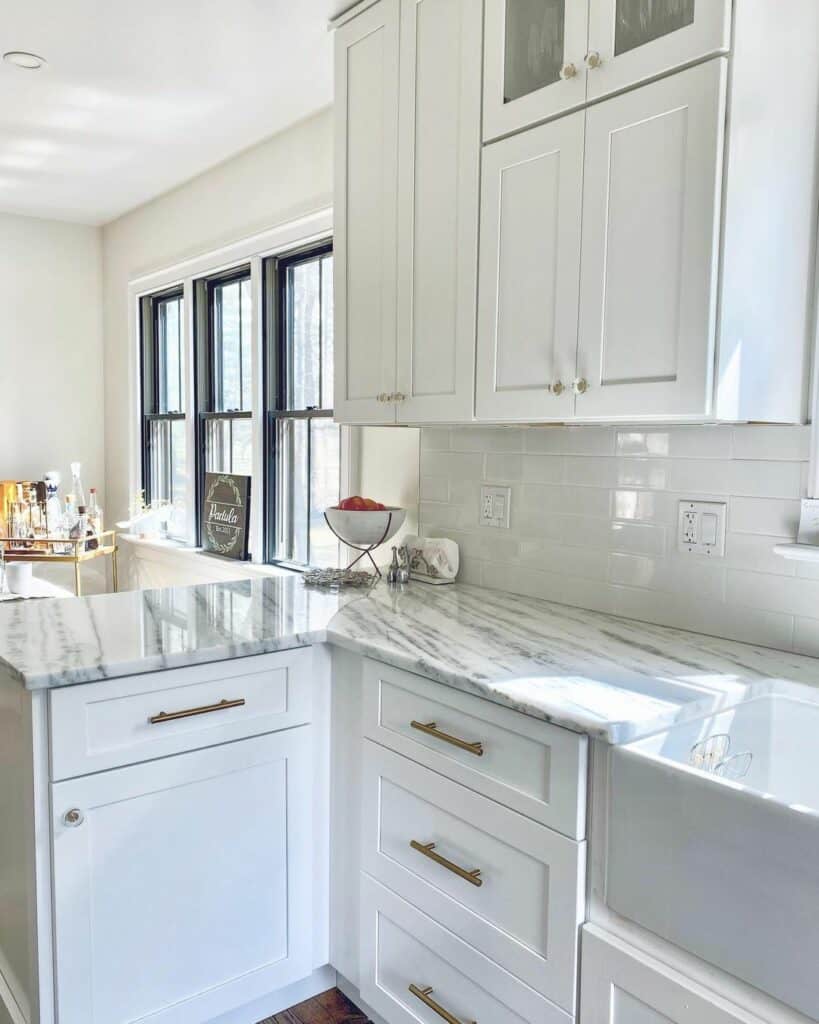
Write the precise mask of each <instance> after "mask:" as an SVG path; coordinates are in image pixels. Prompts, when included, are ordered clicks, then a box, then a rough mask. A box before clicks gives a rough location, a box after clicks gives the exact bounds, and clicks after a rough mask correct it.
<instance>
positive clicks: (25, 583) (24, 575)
mask: <svg viewBox="0 0 819 1024" xmlns="http://www.w3.org/2000/svg"><path fill="white" fill-rule="evenodd" d="M31 580H32V573H31V562H7V563H6V583H7V585H8V588H9V590H10V591H11V593H12V594H17V596H18V597H30V596H31Z"/></svg>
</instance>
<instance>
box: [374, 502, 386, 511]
mask: <svg viewBox="0 0 819 1024" xmlns="http://www.w3.org/2000/svg"><path fill="white" fill-rule="evenodd" d="M376 508H377V509H378V511H379V512H385V511H386V508H387V506H386V505H382V504H381V502H380V501H379V502H377V503H376Z"/></svg>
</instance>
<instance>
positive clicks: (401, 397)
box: [390, 391, 407, 402]
mask: <svg viewBox="0 0 819 1024" xmlns="http://www.w3.org/2000/svg"><path fill="white" fill-rule="evenodd" d="M390 398H391V399H392V401H393V402H405V401H406V400H407V396H406V395H403V394H401V392H400V391H396V392H395V394H393V395H390Z"/></svg>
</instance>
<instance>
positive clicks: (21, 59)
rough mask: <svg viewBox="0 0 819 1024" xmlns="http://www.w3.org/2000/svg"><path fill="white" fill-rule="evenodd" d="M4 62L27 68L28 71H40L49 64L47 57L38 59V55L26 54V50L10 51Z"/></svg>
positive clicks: (4, 56) (4, 57)
mask: <svg viewBox="0 0 819 1024" xmlns="http://www.w3.org/2000/svg"><path fill="white" fill-rule="evenodd" d="M3 60H4V61H5V62H6V63H7V64H13V65H14V66H15V67H17V68H25V69H26V70H27V71H38V70H39V69H40V68H41V67H42V66H43V65H44V64H46V63H47V61H46V59H45V57H38V56H37V54H36V53H26V51H25V50H9V52H8V53H4V54H3Z"/></svg>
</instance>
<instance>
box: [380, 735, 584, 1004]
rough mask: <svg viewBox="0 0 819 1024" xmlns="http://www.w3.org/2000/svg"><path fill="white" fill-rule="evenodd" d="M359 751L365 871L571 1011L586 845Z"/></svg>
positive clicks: (420, 771)
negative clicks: (361, 762)
mask: <svg viewBox="0 0 819 1024" xmlns="http://www.w3.org/2000/svg"><path fill="white" fill-rule="evenodd" d="M364 746H365V750H364V761H363V829H364V835H363V843H362V865H363V868H364V870H365V871H367V872H369V873H370V874H371V875H373V876H374V877H375V878H377V879H378V880H379V881H380V882H383V883H384V884H385V885H388V886H389V887H390V888H391V889H394V890H395V891H396V892H398V893H399V894H400V895H401V896H403V897H404V898H405V899H407V900H409V902H410V903H412V904H413V905H414V906H417V907H419V908H420V909H421V910H423V911H424V912H425V913H427V914H429V915H430V917H432V918H433V919H434V920H436V921H438V922H439V923H441V924H442V925H444V926H446V927H447V928H449V929H450V930H451V931H453V932H455V934H456V935H459V936H461V937H462V938H464V939H465V940H466V941H467V942H469V943H470V944H471V945H473V946H475V947H476V948H477V949H479V950H480V951H481V952H482V953H485V954H486V955H487V956H488V957H490V958H491V959H492V960H494V961H495V962H496V963H498V964H500V965H501V966H502V967H504V968H505V969H506V970H508V971H509V972H510V973H511V974H514V975H515V976H516V977H519V978H520V979H521V980H522V981H525V982H526V983H527V984H528V985H530V986H531V987H532V988H534V989H535V990H536V991H538V992H540V993H541V995H544V996H546V998H548V999H550V1000H552V1001H554V1002H556V1003H558V1004H559V1005H560V1006H562V1007H563V1008H564V1009H566V1010H568V1011H569V1012H573V1011H574V1003H575V994H576V969H577V941H578V928H579V926H580V923H581V922H582V920H583V899H584V879H585V847H586V844H585V843H576V842H574V841H573V840H571V839H567V838H566V837H565V836H561V835H558V834H557V833H556V832H553V831H551V830H550V829H547V828H544V827H543V826H542V825H539V824H537V823H536V822H533V821H530V820H529V819H527V818H524V817H522V816H521V815H519V814H516V813H515V812H514V811H510V810H508V809H507V808H505V807H501V806H499V805H498V804H496V803H494V802H493V801H491V800H487V799H486V797H482V796H479V795H478V794H476V793H472V792H470V791H469V790H466V789H464V788H463V787H462V786H459V785H458V784H457V783H454V782H450V781H448V780H447V779H442V778H441V777H440V776H439V775H436V774H435V773H434V772H432V771H430V770H429V769H428V768H423V767H421V766H420V765H417V764H414V763H413V762H412V761H408V760H407V759H406V758H404V757H400V756H399V755H398V754H394V753H392V752H391V751H388V750H384V748H383V747H379V746H377V745H376V744H374V743H371V742H369V741H365V744H364Z"/></svg>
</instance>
